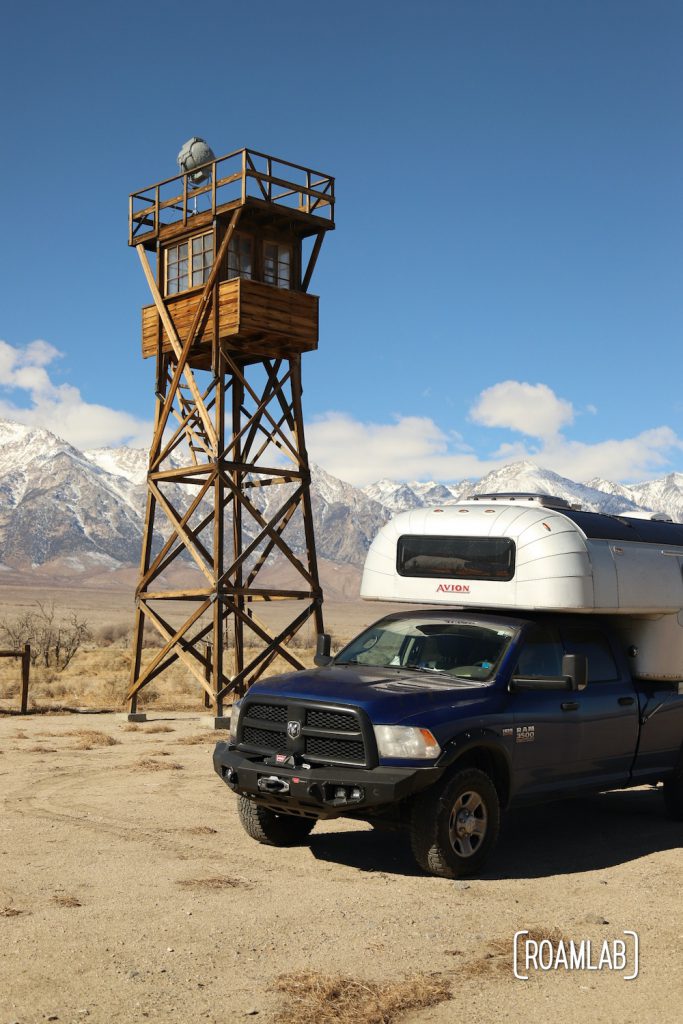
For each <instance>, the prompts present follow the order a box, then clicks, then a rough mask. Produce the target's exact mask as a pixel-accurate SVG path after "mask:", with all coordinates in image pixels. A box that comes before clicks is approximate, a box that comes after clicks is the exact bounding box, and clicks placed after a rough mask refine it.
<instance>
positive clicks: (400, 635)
mask: <svg viewBox="0 0 683 1024" xmlns="http://www.w3.org/2000/svg"><path fill="white" fill-rule="evenodd" d="M514 634H515V631H514V629H512V627H505V626H491V625H484V624H483V623H478V622H471V621H462V620H458V619H456V618H443V619H434V618H427V617H426V616H424V617H421V616H418V615H412V616H410V617H406V618H404V619H389V620H387V619H382V620H381V621H380V622H377V623H375V625H374V626H371V627H370V628H369V629H366V631H365V632H364V633H361V635H360V636H358V637H356V639H355V640H352V642H351V643H350V644H349V645H348V647H345V648H344V650H343V651H341V653H340V654H338V655H337V657H336V658H335V659H334V663H335V665H368V666H372V667H373V668H398V669H404V670H412V671H423V672H439V673H443V674H445V675H450V676H457V677H458V678H462V679H476V680H486V679H491V678H492V677H493V676H494V675H495V672H496V668H497V666H498V664H499V662H500V660H501V658H502V657H503V654H504V653H505V651H506V649H507V647H508V644H509V643H510V640H511V639H512V637H513V636H514Z"/></svg>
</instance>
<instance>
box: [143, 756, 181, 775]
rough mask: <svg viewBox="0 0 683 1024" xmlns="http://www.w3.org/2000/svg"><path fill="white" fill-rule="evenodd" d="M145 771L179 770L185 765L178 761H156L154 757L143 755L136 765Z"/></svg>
mask: <svg viewBox="0 0 683 1024" xmlns="http://www.w3.org/2000/svg"><path fill="white" fill-rule="evenodd" d="M135 767H136V768H141V769H142V770H143V771H145V772H163V771H165V770H169V771H175V772H179V771H182V770H183V768H184V767H185V766H184V765H182V764H178V762H177V761H155V760H154V758H152V757H143V758H141V760H139V761H138V762H137V764H136V765H135Z"/></svg>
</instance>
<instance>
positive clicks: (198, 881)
mask: <svg viewBox="0 0 683 1024" xmlns="http://www.w3.org/2000/svg"><path fill="white" fill-rule="evenodd" d="M178 885H179V886H180V887H181V889H199V890H202V889H207V890H211V891H215V890H217V889H249V888H250V885H249V883H248V882H245V881H244V880H243V879H241V878H229V877H228V876H227V875H219V876H217V877H216V878H181V879H179V880H178Z"/></svg>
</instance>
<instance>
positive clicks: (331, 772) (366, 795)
mask: <svg viewBox="0 0 683 1024" xmlns="http://www.w3.org/2000/svg"><path fill="white" fill-rule="evenodd" d="M213 766H214V768H215V770H216V772H217V773H218V775H220V777H221V778H222V779H223V781H224V782H225V784H226V785H227V786H229V787H230V789H231V790H232V791H233V793H237V794H239V795H240V796H246V797H249V798H250V799H251V800H254V801H255V802H256V803H257V804H259V805H261V806H262V807H268V808H270V809H271V810H274V811H277V812H279V813H281V814H298V815H303V816H305V817H311V818H339V817H342V816H344V815H357V816H358V817H362V816H363V815H371V814H372V812H373V810H382V809H386V808H387V807H390V806H392V805H395V804H398V803H400V802H401V801H402V800H405V799H406V797H409V796H412V795H413V794H414V793H419V792H420V790H423V789H426V788H427V787H428V786H431V785H433V783H434V782H436V780H437V779H438V778H440V776H441V775H443V772H444V769H443V768H433V767H432V768H384V767H378V768H346V767H344V766H343V765H329V766H327V765H323V766H321V767H318V768H314V767H310V768H304V767H302V766H301V765H299V766H297V767H288V766H284V765H277V766H275V767H274V766H273V765H269V764H266V763H265V760H264V758H263V757H259V756H258V755H254V754H251V755H246V754H243V753H241V752H240V751H239V750H236V749H235V748H234V747H232V748H231V747H230V746H229V744H228V743H217V744H216V749H215V750H214V754H213ZM342 789H343V790H344V791H345V797H344V798H343V799H342V798H340V796H339V795H338V791H339V790H342ZM354 790H357V791H359V793H360V796H357V795H354V794H353V791H354Z"/></svg>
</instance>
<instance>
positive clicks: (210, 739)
mask: <svg viewBox="0 0 683 1024" xmlns="http://www.w3.org/2000/svg"><path fill="white" fill-rule="evenodd" d="M217 739H220V737H218V736H216V735H214V733H212V732H200V733H195V734H194V736H178V738H177V739H176V743H185V744H187V745H190V744H192V745H194V744H195V743H215V742H216V740H217Z"/></svg>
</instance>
